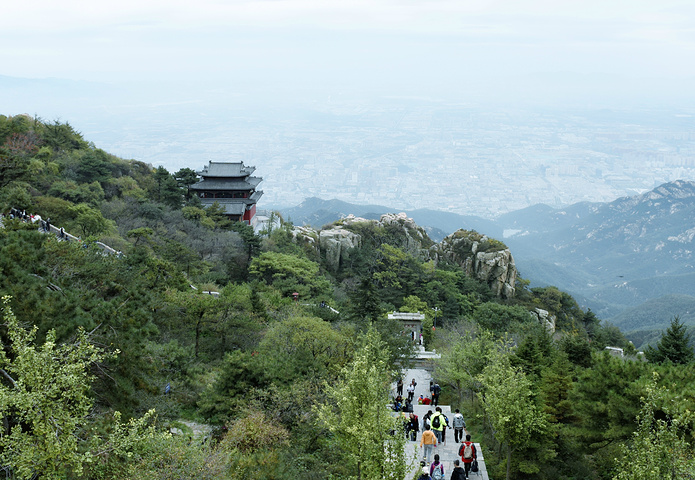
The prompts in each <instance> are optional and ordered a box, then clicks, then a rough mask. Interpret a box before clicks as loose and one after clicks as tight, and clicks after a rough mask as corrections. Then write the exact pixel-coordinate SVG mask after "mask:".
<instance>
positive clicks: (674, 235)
mask: <svg viewBox="0 0 695 480" xmlns="http://www.w3.org/2000/svg"><path fill="white" fill-rule="evenodd" d="M395 211H396V210H394V209H392V208H389V207H384V206H379V205H353V204H349V203H346V202H341V201H337V200H321V199H318V198H309V199H307V200H305V201H304V202H302V203H301V204H299V205H297V206H296V207H293V208H288V209H284V210H282V211H281V213H282V214H283V216H284V217H285V218H286V219H287V218H289V219H291V220H292V221H293V222H294V223H295V224H297V225H301V224H306V225H312V226H314V227H320V226H322V225H325V224H327V223H332V222H334V221H335V220H338V219H340V218H341V217H344V216H346V215H348V214H354V215H356V216H361V217H365V218H375V219H378V218H379V216H380V215H381V214H383V213H388V212H395ZM405 213H406V214H407V215H408V216H409V217H411V218H412V219H413V220H415V222H416V223H417V224H418V225H420V226H422V227H423V228H425V229H426V230H427V231H428V233H429V234H430V236H431V238H432V239H433V240H436V241H440V240H441V239H442V238H443V237H444V236H446V235H448V234H450V233H453V232H454V231H456V230H458V229H460V228H463V229H467V230H476V231H478V232H480V233H484V234H486V235H488V236H491V237H494V238H498V239H502V240H503V241H504V242H505V243H506V244H507V245H508V246H509V248H510V250H511V251H512V254H513V255H514V258H515V261H516V264H517V268H518V269H519V271H520V273H521V275H522V276H523V278H526V279H528V280H530V281H531V285H532V286H545V285H555V286H557V287H558V288H560V289H561V290H564V291H567V292H569V293H570V294H572V295H573V296H574V297H575V298H576V299H577V301H578V302H579V303H580V304H581V305H582V306H584V307H585V308H591V309H592V310H593V311H594V312H595V313H596V314H597V315H598V316H599V317H600V318H603V319H607V320H610V321H612V322H613V323H615V324H616V325H618V326H619V327H620V328H621V330H623V331H624V332H626V333H629V332H632V331H638V330H639V331H640V332H642V333H640V336H641V337H642V338H646V337H648V336H649V333H648V332H649V331H653V330H664V329H666V328H667V327H668V325H669V323H670V320H671V318H672V317H673V316H674V315H679V316H680V317H681V320H683V321H685V323H686V324H691V325H695V262H694V251H695V183H693V182H689V181H674V182H670V183H666V184H663V185H661V186H659V187H657V188H655V189H654V190H652V191H649V192H647V193H644V194H642V195H637V196H632V197H624V198H619V199H617V200H615V201H613V202H609V203H586V202H584V203H577V204H574V205H571V206H569V207H567V208H563V209H555V208H551V207H548V206H546V205H535V206H532V207H529V208H525V209H523V210H518V211H515V212H510V213H508V214H505V215H503V216H501V217H499V218H497V219H496V220H487V219H484V218H481V217H476V216H463V215H458V214H454V213H448V212H440V211H434V210H413V211H406V212H405ZM645 302H648V303H645ZM645 332H646V333H645ZM635 343H636V344H638V343H637V342H635Z"/></svg>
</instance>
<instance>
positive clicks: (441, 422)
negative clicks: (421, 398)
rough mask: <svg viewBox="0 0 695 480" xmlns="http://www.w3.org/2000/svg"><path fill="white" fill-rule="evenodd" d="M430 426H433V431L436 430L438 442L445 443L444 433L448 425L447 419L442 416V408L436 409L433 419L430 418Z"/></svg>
mask: <svg viewBox="0 0 695 480" xmlns="http://www.w3.org/2000/svg"><path fill="white" fill-rule="evenodd" d="M430 425H432V430H434V434H435V435H436V436H437V441H438V442H440V443H441V442H443V441H444V434H443V433H442V432H443V431H444V429H445V428H446V427H447V425H446V417H445V416H444V415H443V414H442V408H441V407H437V408H436V412H435V413H434V415H432V418H430Z"/></svg>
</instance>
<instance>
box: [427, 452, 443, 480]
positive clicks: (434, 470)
mask: <svg viewBox="0 0 695 480" xmlns="http://www.w3.org/2000/svg"><path fill="white" fill-rule="evenodd" d="M430 477H432V480H444V465H443V464H442V462H440V461H439V454H438V453H437V454H435V455H434V462H432V465H430Z"/></svg>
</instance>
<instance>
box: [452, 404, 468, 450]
mask: <svg viewBox="0 0 695 480" xmlns="http://www.w3.org/2000/svg"><path fill="white" fill-rule="evenodd" d="M465 429H466V421H465V420H464V419H463V415H461V412H459V409H458V408H457V409H456V410H455V413H454V441H455V442H456V443H459V440H463V434H464V431H465Z"/></svg>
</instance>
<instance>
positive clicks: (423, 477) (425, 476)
mask: <svg viewBox="0 0 695 480" xmlns="http://www.w3.org/2000/svg"><path fill="white" fill-rule="evenodd" d="M417 480H432V477H430V471H429V469H428V468H427V467H422V472H421V473H420V476H419V477H417Z"/></svg>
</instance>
